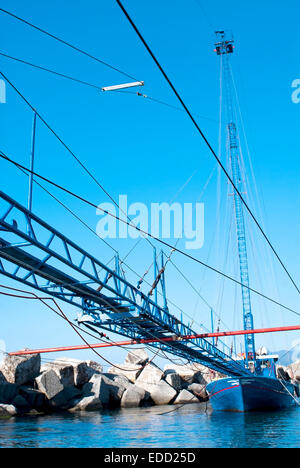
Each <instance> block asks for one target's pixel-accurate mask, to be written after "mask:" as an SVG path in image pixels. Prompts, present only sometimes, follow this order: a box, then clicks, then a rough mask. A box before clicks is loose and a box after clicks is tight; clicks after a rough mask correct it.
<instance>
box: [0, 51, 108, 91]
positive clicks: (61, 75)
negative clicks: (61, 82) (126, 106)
mask: <svg viewBox="0 0 300 468" xmlns="http://www.w3.org/2000/svg"><path fill="white" fill-rule="evenodd" d="M0 55H2V57H6V58H8V59H10V60H14V61H15V62H19V63H23V64H24V65H29V66H30V67H32V68H37V69H38V70H43V71H46V72H48V73H52V74H53V75H57V76H60V77H61V78H66V79H68V80H72V81H75V82H77V83H79V84H83V85H86V86H90V87H91V88H96V89H98V90H99V91H100V90H101V86H97V85H95V84H92V83H89V82H87V81H83V80H79V79H78V78H74V77H73V76H69V75H65V74H64V73H60V72H58V71H55V70H50V68H46V67H42V66H40V65H36V64H34V63H31V62H27V61H26V60H23V59H20V58H17V57H12V56H11V55H7V54H4V52H0Z"/></svg>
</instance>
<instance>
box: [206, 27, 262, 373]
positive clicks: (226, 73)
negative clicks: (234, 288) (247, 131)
mask: <svg viewBox="0 0 300 468" xmlns="http://www.w3.org/2000/svg"><path fill="white" fill-rule="evenodd" d="M216 35H217V42H216V44H215V45H216V49H215V52H216V53H217V55H219V56H220V58H221V61H222V70H223V78H224V84H225V92H226V107H227V119H228V123H227V130H228V137H229V148H230V165H231V171H232V178H233V182H234V184H235V186H236V188H237V189H238V190H239V192H240V193H242V192H243V191H244V190H243V182H242V177H241V166H240V146H239V140H238V136H237V128H236V124H235V114H234V105H233V99H232V85H233V83H232V76H231V70H230V54H232V53H233V51H234V46H233V43H234V41H233V40H228V39H227V38H226V34H225V32H224V31H217V32H216ZM234 206H235V217H236V231H237V241H238V253H239V264H240V278H241V283H242V284H243V285H244V286H242V303H243V321H244V329H245V330H253V329H254V324H253V315H252V310H251V297H250V290H249V289H248V287H249V270H248V256H247V241H246V231H245V220H244V211H243V205H242V201H241V199H240V197H239V195H238V193H237V191H236V190H235V191H234ZM245 354H246V361H247V364H248V363H249V361H254V364H255V367H256V359H255V340H254V335H253V334H249V335H246V336H245Z"/></svg>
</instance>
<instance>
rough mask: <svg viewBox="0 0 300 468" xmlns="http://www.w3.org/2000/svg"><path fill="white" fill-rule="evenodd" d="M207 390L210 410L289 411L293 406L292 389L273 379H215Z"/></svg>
mask: <svg viewBox="0 0 300 468" xmlns="http://www.w3.org/2000/svg"><path fill="white" fill-rule="evenodd" d="M206 390H207V392H208V394H209V399H210V402H211V404H212V407H213V409H215V410H219V411H238V412H248V411H260V410H274V409H282V408H289V407H291V406H292V405H294V404H295V399H294V397H293V396H292V395H294V393H295V387H294V385H293V384H291V383H289V382H283V383H281V380H279V379H277V378H273V377H271V378H270V377H259V376H253V377H240V378H234V377H232V378H225V379H220V380H216V381H214V382H211V383H210V384H208V385H207V387H206Z"/></svg>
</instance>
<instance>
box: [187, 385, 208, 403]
mask: <svg viewBox="0 0 300 468" xmlns="http://www.w3.org/2000/svg"><path fill="white" fill-rule="evenodd" d="M186 390H188V391H189V392H192V393H193V394H194V395H195V396H196V397H197V398H199V399H200V400H207V392H206V385H201V384H198V383H193V384H190V385H188V386H187V388H186Z"/></svg>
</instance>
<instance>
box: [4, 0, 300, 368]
mask: <svg viewBox="0 0 300 468" xmlns="http://www.w3.org/2000/svg"><path fill="white" fill-rule="evenodd" d="M124 3H125V5H126V7H127V8H128V10H129V13H130V14H131V15H132V16H133V18H134V19H135V21H136V23H137V25H138V26H139V27H140V29H141V31H142V32H143V34H144V36H145V38H146V39H147V40H148V41H149V43H150V45H151V47H152V48H153V51H154V52H155V53H156V54H157V57H158V58H159V60H160V61H161V63H162V64H163V66H164V68H165V69H166V71H167V73H168V75H169V76H170V78H171V79H172V80H173V82H174V84H175V85H176V87H177V88H178V90H179V91H180V93H181V95H182V96H183V98H184V100H185V102H186V103H187V105H188V106H189V107H190V109H191V110H192V112H193V113H194V114H195V115H197V120H198V122H199V124H200V125H201V127H202V129H203V130H204V132H205V133H206V134H207V136H208V138H209V140H210V141H211V143H212V145H213V146H214V147H215V148H216V149H217V146H218V112H219V63H218V60H217V57H216V56H215V54H214V53H213V49H214V45H213V43H214V35H213V32H214V30H216V29H229V30H232V31H233V33H234V37H235V40H236V53H235V54H234V57H233V69H234V75H235V79H236V83H237V88H238V93H239V97H240V103H241V108H242V114H243V119H244V121H245V127H246V132H247V137H248V143H249V147H250V152H251V156H252V162H253V166H254V172H255V174H256V182H257V185H258V188H259V194H260V199H261V201H262V200H263V205H264V210H263V211H264V222H265V225H266V229H267V232H268V234H269V235H270V238H271V240H272V242H273V243H274V245H275V246H276V249H277V250H278V252H279V253H280V255H281V257H282V258H283V259H284V262H285V263H286V265H287V266H288V268H289V270H290V272H291V273H292V275H293V276H294V278H295V280H296V281H297V282H298V284H299V283H300V274H299V261H300V255H299V237H300V223H299V202H300V189H299V176H300V158H299V156H300V155H299V117H300V104H298V105H296V104H293V103H292V100H291V94H292V88H291V84H292V81H293V80H294V79H297V78H300V70H299V46H298V44H299V38H298V30H299V20H300V7H299V2H297V1H296V0H288V1H286V2H278V1H271V0H264V1H263V2H261V1H258V0H253V1H252V2H245V1H244V2H241V1H237V0H236V1H234V0H229V1H228V2H226V3H224V2H221V1H219V0H216V1H215V2H213V3H207V2H203V1H201V0H187V1H184V2H183V1H179V0H164V1H158V0H152V1H151V2H150V1H147V2H145V1H144V2H139V1H137V0H127V1H125V0H124ZM1 6H2V7H3V8H6V9H8V10H10V11H12V12H13V13H15V14H17V15H19V16H21V17H23V18H25V19H27V20H29V21H31V22H33V23H34V24H36V25H39V26H40V27H41V28H44V29H46V30H49V31H50V32H52V33H53V34H55V35H58V36H60V37H62V38H64V39H65V40H67V41H69V42H71V43H73V44H75V45H78V46H79V47H81V48H83V49H84V50H86V51H89V52H90V53H92V54H94V55H96V56H98V57H99V58H101V59H102V60H104V61H106V62H108V63H110V64H112V65H114V66H116V67H118V68H120V69H122V70H124V71H126V72H127V73H129V74H130V75H132V76H134V77H136V78H138V79H139V80H144V81H145V84H146V85H145V88H144V92H145V93H147V94H148V95H149V96H151V97H153V98H156V99H159V100H162V101H165V102H168V103H170V104H172V105H175V106H177V105H179V104H178V102H177V101H176V99H175V97H174V95H173V94H172V92H171V90H170V89H169V88H168V86H167V84H166V82H165V81H164V80H163V78H162V76H161V74H160V73H159V71H158V70H157V68H156V67H155V65H154V63H153V61H152V60H151V58H150V57H149V55H148V54H147V52H146V50H145V49H144V47H143V46H142V44H141V43H140V41H139V40H138V38H137V36H136V35H135V33H134V32H133V30H132V29H131V28H130V26H129V24H128V22H127V20H126V19H125V17H124V15H123V14H122V12H121V11H120V9H119V7H118V6H117V4H116V2H115V1H113V0H101V1H100V2H99V1H95V0H90V1H87V2H84V3H83V2H79V1H70V0H66V1H64V2H59V1H58V0H52V1H51V2H49V1H47V0H46V1H44V2H38V1H35V0H29V1H27V2H26V3H24V2H22V1H20V0H16V1H14V2H11V1H8V0H3V1H2V2H1ZM0 30H1V33H0V35H1V47H0V52H4V53H6V54H9V55H13V56H16V57H19V58H21V59H24V60H27V61H31V62H33V63H36V64H39V65H41V66H45V67H49V68H52V69H54V70H57V71H60V72H61V73H66V74H69V75H73V76H75V77H78V78H79V79H82V80H86V81H90V82H92V83H95V84H97V85H100V86H104V85H108V84H115V83H120V82H124V81H128V80H127V79H126V78H124V77H122V75H119V74H118V73H116V72H114V71H112V70H110V69H108V68H105V67H104V66H102V65H100V64H97V63H95V62H93V61H91V60H89V59H88V58H86V57H83V56H81V55H80V54H78V53H76V52H74V51H72V50H70V49H68V48H66V47H64V46H63V45H62V44H58V43H57V42H55V41H53V40H52V39H50V38H48V37H45V36H43V35H41V34H40V33H38V32H37V31H34V30H32V29H30V28H29V27H27V26H26V25H24V24H21V23H19V22H17V21H16V20H14V19H12V18H10V17H8V16H7V15H4V14H3V13H0ZM0 63H1V66H0V69H1V70H2V71H3V72H4V73H5V74H6V75H7V76H8V77H9V79H10V80H11V81H12V82H13V83H14V84H15V85H16V86H17V87H18V88H19V89H20V90H21V91H22V92H23V93H24V95H25V96H26V97H27V98H28V99H29V100H30V101H31V103H32V104H33V105H34V106H35V107H36V108H37V109H38V110H39V112H40V113H41V114H42V115H43V116H44V117H45V118H46V120H47V121H48V122H49V123H50V124H51V126H53V128H54V129H55V130H56V131H57V133H58V134H59V135H61V136H62V137H63V139H64V141H65V142H66V143H67V144H68V145H69V146H70V147H71V148H72V150H73V151H74V152H75V153H76V155H78V156H79V157H80V159H81V160H82V161H84V163H85V164H86V165H87V167H88V168H89V169H90V170H91V171H92V172H93V173H94V174H95V175H96V176H97V178H98V179H99V180H100V181H101V183H102V184H103V185H104V187H105V188H106V189H107V190H108V191H109V192H110V193H111V194H112V195H113V196H114V197H115V198H117V197H118V196H119V194H127V195H128V198H129V202H130V203H133V202H137V201H138V202H143V203H146V204H150V203H151V202H162V201H169V200H170V199H172V197H173V196H174V195H175V194H176V192H177V191H178V189H179V188H180V187H181V186H182V185H183V184H184V182H185V181H186V180H187V179H188V178H189V177H190V176H191V174H192V173H193V172H194V171H195V170H196V169H199V172H198V173H197V175H196V176H195V177H194V178H193V179H192V181H191V183H190V184H189V185H188V186H187V187H186V189H185V190H184V191H183V192H182V193H181V194H180V197H179V198H178V201H181V202H194V201H195V200H196V199H198V197H199V195H200V193H201V191H202V188H203V186H204V184H205V182H206V180H207V178H208V176H209V174H210V173H211V171H212V169H213V168H214V166H215V163H214V161H213V158H212V155H211V154H210V153H209V151H208V150H207V148H206V147H205V145H204V144H203V142H202V141H201V139H200V137H199V135H198V134H197V133H196V131H195V129H194V128H193V126H192V124H191V122H190V121H189V119H188V118H187V117H186V116H185V115H184V113H183V112H180V111H176V110H173V109H171V108H168V107H165V106H162V105H159V104H157V103H154V102H151V101H149V100H146V99H142V98H139V97H136V96H131V95H126V94H124V95H123V94H119V93H118V94H109V93H107V94H105V93H100V92H98V91H97V90H94V89H92V88H88V87H84V86H81V85H79V84H76V83H72V82H69V81H67V80H63V79H61V78H58V77H55V76H52V75H49V74H47V73H45V72H43V71H38V70H35V69H31V68H30V67H27V66H25V65H21V64H18V63H14V62H11V61H9V60H8V59H6V58H2V57H0ZM0 113H1V128H2V132H1V145H0V149H1V150H3V151H5V152H6V153H7V154H8V155H10V156H11V157H12V158H13V159H16V160H18V161H20V162H21V163H23V164H25V165H28V161H29V153H30V139H31V119H32V116H31V112H30V111H29V110H28V108H26V106H25V105H24V104H23V103H22V102H21V100H20V98H19V97H17V96H16V94H15V93H14V92H13V91H12V89H10V88H9V87H8V88H7V103H6V104H5V105H4V104H1V105H0ZM244 153H246V151H244ZM223 157H224V155H223ZM36 158H37V160H36V169H37V171H39V172H40V173H42V174H45V175H46V176H48V177H49V178H50V179H54V180H55V181H56V182H58V183H61V184H62V185H67V186H68V187H69V188H70V189H71V190H74V191H76V192H78V193H79V194H81V195H83V196H85V197H87V198H89V199H90V200H93V201H94V202H95V203H101V202H104V201H107V198H105V195H104V194H103V193H102V192H101V191H100V190H99V188H98V187H97V186H96V185H95V184H94V183H93V182H92V181H91V179H90V178H88V176H87V175H86V174H84V173H83V172H82V170H81V169H80V167H79V166H78V165H77V164H76V162H75V161H74V160H73V159H72V158H71V157H70V155H68V153H67V152H66V151H65V150H63V148H62V147H61V146H60V145H59V143H58V142H57V141H56V140H55V139H54V138H53V136H51V135H50V134H49V132H48V131H46V129H45V128H43V127H42V126H41V125H39V127H38V136H37V147H36ZM0 168H1V175H2V177H1V182H2V183H1V189H2V190H3V191H5V192H7V193H8V194H9V195H11V196H13V197H15V198H16V199H17V200H18V201H20V202H22V203H24V204H26V200H27V179H26V177H24V176H23V175H22V174H19V173H18V172H17V170H16V169H15V168H12V167H10V166H9V165H8V164H6V163H5V162H3V161H1V162H0ZM246 168H247V169H248V168H249V167H248V163H247V161H246ZM222 180H223V182H222V187H223V196H224V199H225V200H226V202H227V196H226V183H225V181H224V178H223V176H222ZM216 183H217V180H216V177H214V178H213V179H212V181H211V183H210V184H209V186H208V188H207V190H206V192H205V194H204V197H203V200H202V201H203V202H204V203H205V209H206V219H205V221H206V224H205V245H204V247H203V249H201V250H200V251H199V252H193V254H194V255H196V256H197V257H198V258H199V259H201V260H204V261H206V260H207V259H209V263H211V264H213V265H214V266H216V267H217V268H221V269H222V268H223V269H225V270H226V271H227V272H228V273H230V274H235V276H236V277H238V272H237V271H236V267H235V266H234V262H231V263H232V264H230V262H228V264H226V265H224V264H223V257H224V255H223V252H220V250H222V245H224V239H226V238H227V237H226V236H227V234H228V233H227V232H221V237H220V238H219V242H218V244H216V242H215V243H213V244H212V247H211V249H210V245H211V243H212V242H213V240H214V231H215V218H216V206H215V205H216ZM53 192H54V191H53ZM54 193H55V194H56V195H59V196H60V198H61V199H62V200H64V201H65V202H68V204H69V205H70V206H71V207H72V209H74V211H76V213H78V214H79V215H80V216H82V217H83V218H84V219H85V220H86V222H87V223H88V224H89V225H90V226H91V227H93V228H95V226H96V223H97V217H96V214H95V211H94V210H93V209H90V208H87V207H86V206H83V205H81V204H79V203H78V202H77V201H74V200H72V199H70V197H67V196H66V195H61V194H59V192H54ZM34 195H35V196H34V211H35V212H36V213H37V214H38V215H40V216H41V217H43V218H44V219H45V220H46V221H47V222H49V223H52V224H54V225H55V227H56V228H57V229H59V230H61V231H62V232H64V233H65V234H66V235H68V236H70V237H72V238H73V240H74V241H76V242H78V243H79V245H83V246H88V248H89V250H90V251H91V252H92V253H93V254H95V255H97V256H98V257H99V258H100V259H101V260H103V261H107V260H109V259H110V257H111V255H112V253H111V251H110V250H109V249H108V248H107V247H106V246H105V245H104V244H103V243H102V242H101V241H99V240H97V239H96V238H95V237H94V236H93V235H92V234H91V233H89V232H88V231H86V230H85V229H84V228H82V226H81V225H80V224H78V223H77V222H76V221H75V220H74V219H73V218H72V217H70V216H69V215H68V214H66V212H65V211H64V210H63V209H62V208H61V207H59V206H58V205H56V204H55V203H54V202H53V200H51V199H49V197H47V196H46V195H45V194H43V193H42V192H41V191H40V190H39V189H35V194H34ZM253 208H254V209H255V211H256V210H257V209H258V206H257V205H256V204H255V205H254V206H253ZM247 224H248V225H249V228H251V230H252V231H253V238H254V239H255V246H256V247H257V252H256V254H255V256H254V257H255V258H256V260H255V261H253V262H252V261H251V260H250V263H251V267H253V268H251V270H252V271H251V284H252V285H253V287H256V288H257V289H259V290H262V291H263V292H264V293H265V294H267V295H270V296H272V297H274V298H275V299H280V301H282V302H283V303H285V304H286V305H288V306H291V307H293V308H295V309H296V310H300V301H299V296H298V295H297V293H296V292H295V290H294V289H293V286H292V285H291V284H290V283H289V282H288V280H287V278H286V276H285V275H284V274H283V273H282V270H281V269H280V267H279V266H278V264H277V263H276V262H274V270H275V276H276V278H277V283H278V285H279V286H278V288H277V287H276V286H275V283H274V281H273V278H272V277H271V275H270V271H271V266H270V265H271V264H270V262H269V256H268V255H267V250H266V249H265V248H263V242H262V241H261V240H260V239H261V238H260V235H259V234H258V232H257V230H256V228H255V227H254V226H253V223H251V222H249V223H247ZM171 241H172V239H171ZM112 245H113V246H114V247H115V248H117V249H118V250H119V251H120V255H121V257H122V255H125V254H126V253H127V251H128V249H130V247H131V246H132V241H127V240H116V241H113V242H112ZM258 251H259V252H262V254H261V255H260V254H258ZM209 252H210V255H209ZM234 254H235V252H234V251H233V250H231V251H230V256H235V255H234ZM151 261H152V252H151V249H150V248H149V246H148V244H147V243H145V242H143V243H141V244H140V246H139V247H138V249H137V251H136V254H135V255H133V256H132V257H129V259H128V262H129V263H130V265H131V266H132V267H133V268H135V269H136V270H137V271H138V272H140V273H143V272H144V271H145V270H146V269H147V267H148V266H149V264H150V263H151ZM175 261H176V263H177V265H179V266H180V268H181V269H182V271H183V272H184V273H185V274H187V276H188V277H189V278H190V279H191V280H192V281H193V283H194V284H195V285H196V286H197V288H199V289H201V292H202V294H203V295H204V296H205V297H206V299H207V300H208V301H209V302H210V303H211V304H213V305H216V304H217V303H218V294H219V290H220V286H221V284H220V283H219V282H218V281H216V279H215V277H214V276H213V275H212V274H210V273H206V274H204V273H203V269H202V268H201V267H200V266H199V265H196V264H193V263H192V262H190V261H187V260H186V259H183V258H181V257H180V256H179V255H177V256H176V258H175ZM254 263H256V265H257V266H256V269H255V268H254ZM272 263H273V262H272ZM257 270H259V272H260V273H259V275H258V274H257ZM259 276H260V277H261V279H262V280H261V281H260V280H259ZM130 279H132V280H135V281H136V278H134V277H131V276H130ZM1 282H2V283H4V284H10V285H12V284H13V283H12V282H8V281H7V279H6V278H4V277H3V278H2V279H1ZM167 288H168V296H169V297H170V298H171V299H172V300H173V301H174V302H175V303H178V305H179V306H180V307H182V308H184V310H186V311H187V312H188V313H189V314H190V315H194V314H195V318H196V320H197V321H198V322H199V323H204V324H206V325H209V314H208V311H207V309H206V308H205V307H204V306H203V305H202V304H197V296H196V295H195V293H194V292H193V291H192V290H191V289H189V287H188V285H186V284H184V283H183V282H182V281H181V279H180V277H179V276H178V275H177V274H176V271H175V270H172V269H171V267H170V271H169V272H168V277H167ZM233 293H234V288H232V286H230V285H227V283H226V286H225V293H224V299H223V303H222V318H223V319H224V321H225V322H226V323H228V324H231V327H232V328H241V313H240V305H239V302H238V301H237V303H236V305H235V306H234V301H233V300H232V297H233V296H234V294H233ZM237 294H238V291H237ZM253 302H254V305H253V308H254V312H255V317H256V325H257V327H259V326H262V325H264V326H276V325H288V324H299V317H296V316H293V315H292V314H290V313H289V312H284V311H281V310H280V309H279V308H277V307H274V306H272V305H271V304H268V303H266V304H265V305H264V304H263V303H262V302H261V301H258V300H257V299H255V298H254V299H253ZM196 306H197V307H196ZM0 309H1V322H0V323H1V328H0V339H1V338H2V339H4V340H5V341H6V343H7V348H8V349H9V350H13V349H16V348H17V349H19V348H23V347H30V348H32V347H47V346H56V345H57V346H60V345H64V344H76V343H78V342H79V338H78V337H76V335H74V333H73V332H72V331H71V330H69V329H68V327H67V326H66V325H65V324H64V323H61V322H60V320H59V319H57V318H56V317H54V316H53V315H52V314H51V312H50V311H48V310H47V309H45V308H44V307H43V306H41V305H40V304H33V303H30V305H29V304H28V303H26V301H21V300H19V301H16V300H11V299H9V300H8V299H4V298H3V297H0ZM65 310H66V311H68V312H69V313H70V315H69V316H70V317H75V313H76V311H73V310H71V309H70V308H69V307H65ZM173 312H175V311H173ZM297 337H298V334H297V333H293V334H289V335H287V334H285V335H277V336H276V337H273V338H272V337H259V338H258V340H257V341H258V345H261V344H263V343H264V342H266V344H267V345H268V346H269V347H270V348H273V349H280V348H288V347H290V345H291V342H292V341H293V340H294V339H297ZM109 355H110V357H111V358H113V359H114V360H115V361H118V360H122V359H123V356H124V353H122V352H121V351H114V352H113V353H111V352H110V353H109ZM77 356H89V357H91V353H82V354H77Z"/></svg>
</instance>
